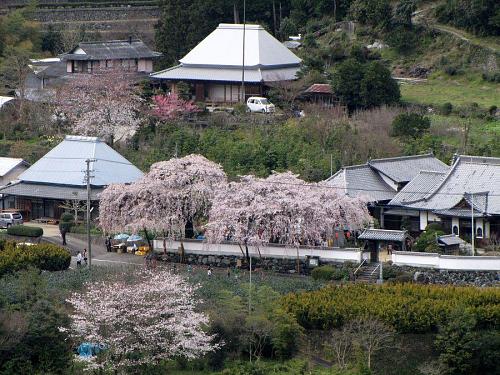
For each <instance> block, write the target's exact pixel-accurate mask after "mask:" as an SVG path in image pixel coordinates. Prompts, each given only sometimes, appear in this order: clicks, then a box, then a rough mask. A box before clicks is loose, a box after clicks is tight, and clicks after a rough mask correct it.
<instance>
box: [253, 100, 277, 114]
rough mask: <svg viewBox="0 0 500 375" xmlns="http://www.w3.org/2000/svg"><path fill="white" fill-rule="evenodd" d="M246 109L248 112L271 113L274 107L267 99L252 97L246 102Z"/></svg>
mask: <svg viewBox="0 0 500 375" xmlns="http://www.w3.org/2000/svg"><path fill="white" fill-rule="evenodd" d="M247 108H248V110H249V111H250V112H262V113H272V112H274V111H275V110H276V107H275V106H274V104H273V103H271V102H270V101H269V100H268V99H267V98H262V97H260V96H252V97H250V98H248V100H247Z"/></svg>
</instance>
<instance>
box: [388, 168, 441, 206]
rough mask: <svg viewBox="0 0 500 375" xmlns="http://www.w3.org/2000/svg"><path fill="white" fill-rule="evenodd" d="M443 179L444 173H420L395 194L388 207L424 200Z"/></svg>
mask: <svg viewBox="0 0 500 375" xmlns="http://www.w3.org/2000/svg"><path fill="white" fill-rule="evenodd" d="M445 177H446V173H445V172H435V171H421V172H420V173H419V174H418V175H417V176H416V177H415V178H414V179H413V180H411V181H410V182H409V183H408V184H407V185H406V186H405V187H404V188H403V189H401V190H400V191H399V192H398V193H397V194H396V196H395V197H394V198H393V199H392V200H391V201H390V202H389V205H391V206H399V205H404V204H407V203H411V202H415V201H418V200H420V199H424V198H425V197H426V196H427V195H429V194H430V192H432V191H433V190H434V188H436V187H437V186H438V185H439V184H440V183H441V181H443V179H444V178H445Z"/></svg>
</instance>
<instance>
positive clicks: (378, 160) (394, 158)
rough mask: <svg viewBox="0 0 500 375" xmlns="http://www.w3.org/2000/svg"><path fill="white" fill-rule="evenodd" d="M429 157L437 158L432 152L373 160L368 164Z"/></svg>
mask: <svg viewBox="0 0 500 375" xmlns="http://www.w3.org/2000/svg"><path fill="white" fill-rule="evenodd" d="M429 156H432V157H435V156H434V154H433V153H432V152H430V153H427V154H419V155H403V156H393V157H390V158H379V159H371V160H368V162H367V163H368V164H370V163H372V162H380V161H393V160H404V159H419V158H423V157H429ZM436 159H437V158H436ZM438 160H439V159H438Z"/></svg>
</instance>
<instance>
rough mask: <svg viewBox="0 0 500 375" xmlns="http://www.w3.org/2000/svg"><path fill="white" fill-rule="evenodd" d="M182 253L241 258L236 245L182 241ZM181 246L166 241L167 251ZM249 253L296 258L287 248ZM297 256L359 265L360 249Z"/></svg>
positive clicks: (305, 251) (158, 244) (159, 244)
mask: <svg viewBox="0 0 500 375" xmlns="http://www.w3.org/2000/svg"><path fill="white" fill-rule="evenodd" d="M183 245H184V251H185V253H186V254H203V255H233V256H243V254H242V252H241V251H242V249H243V250H244V246H242V247H241V248H240V246H239V245H238V244H235V243H227V244H210V243H207V242H203V241H192V240H190V241H184V242H183ZM180 246H181V243H180V242H179V241H172V240H168V241H167V250H169V251H177V250H178V249H179V248H180ZM153 247H154V249H155V250H156V251H158V252H162V251H163V240H154V241H153ZM248 251H249V253H250V254H251V255H252V256H256V257H260V256H262V257H263V258H289V259H294V258H297V248H294V247H287V246H279V245H276V246H260V247H256V246H249V248H248ZM298 254H299V257H300V258H305V257H306V256H314V257H319V258H320V259H321V260H323V261H330V262H347V261H349V262H355V263H360V262H361V257H362V251H361V250H360V249H356V248H353V249H340V248H321V247H318V248H312V247H311V248H299V249H298Z"/></svg>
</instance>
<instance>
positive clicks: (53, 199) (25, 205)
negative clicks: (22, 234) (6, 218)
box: [0, 136, 143, 219]
mask: <svg viewBox="0 0 500 375" xmlns="http://www.w3.org/2000/svg"><path fill="white" fill-rule="evenodd" d="M87 159H91V160H93V161H92V162H91V163H90V170H91V173H90V174H91V176H92V177H91V187H92V189H91V200H92V202H93V203H92V205H93V206H97V203H98V200H99V194H100V193H101V192H102V191H103V189H104V188H105V187H106V186H108V185H110V184H113V183H131V182H134V181H135V180H137V179H139V178H140V177H142V175H143V174H142V172H141V171H140V170H139V169H138V168H137V167H136V166H134V165H133V164H132V163H130V162H129V161H128V160H127V159H125V158H124V157H123V156H122V155H120V154H119V153H118V152H116V151H115V150H113V149H112V148H111V147H110V146H108V145H107V144H106V143H105V142H104V141H102V140H100V139H99V138H96V137H81V136H66V137H65V139H64V140H63V141H62V142H61V143H59V144H58V145H57V146H56V147H54V148H53V149H52V150H51V151H49V152H48V153H47V154H46V155H44V156H43V157H42V158H41V159H40V160H38V161H37V162H36V163H34V164H33V165H32V166H31V167H30V168H28V169H27V170H26V171H25V172H23V173H22V174H21V175H19V177H18V180H16V181H13V182H12V183H10V184H8V185H7V186H5V187H3V188H1V189H0V194H2V196H3V197H4V199H5V198H9V197H10V199H11V200H12V197H14V204H13V205H14V207H10V208H14V209H17V210H19V211H21V212H23V214H24V216H25V218H27V219H39V218H49V219H59V217H60V215H61V213H62V212H63V209H62V208H61V207H60V206H61V204H62V203H63V202H65V201H85V200H86V199H87V191H86V186H87V185H86V181H85V174H86V173H85V171H86V160H87ZM94 211H97V210H94Z"/></svg>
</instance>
